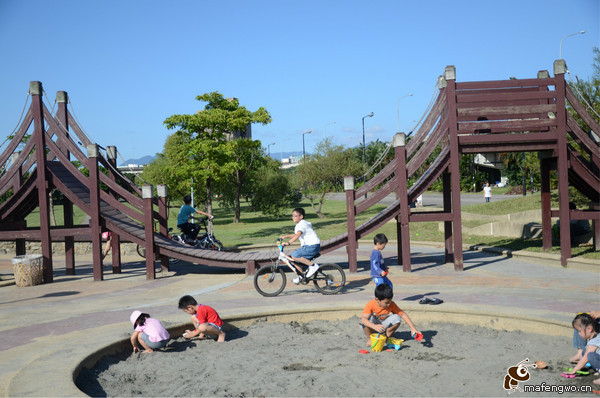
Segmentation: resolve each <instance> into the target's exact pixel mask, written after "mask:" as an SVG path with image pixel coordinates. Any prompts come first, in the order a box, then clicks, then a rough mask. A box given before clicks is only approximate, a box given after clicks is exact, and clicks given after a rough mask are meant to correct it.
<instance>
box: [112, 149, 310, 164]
mask: <svg viewBox="0 0 600 398" xmlns="http://www.w3.org/2000/svg"><path fill="white" fill-rule="evenodd" d="M306 155H307V156H308V155H310V153H308V152H306ZM291 156H297V157H302V152H301V151H300V152H299V151H296V152H275V151H271V158H272V159H275V160H279V161H281V159H282V158H283V159H289V158H290V157H291ZM154 159H156V156H150V155H146V156H143V157H141V158H138V159H127V160H126V161H125V162H126V163H121V164H120V165H119V166H126V165H128V164H139V165H142V164H148V163H150V162H151V161H153V160H154Z"/></svg>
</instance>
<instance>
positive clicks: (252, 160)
mask: <svg viewBox="0 0 600 398" xmlns="http://www.w3.org/2000/svg"><path fill="white" fill-rule="evenodd" d="M225 149H226V150H227V161H226V163H225V164H222V165H221V167H222V169H225V171H226V173H225V174H226V178H224V179H223V180H222V181H223V182H222V183H221V184H220V185H219V188H220V192H221V193H222V194H223V201H224V202H225V203H226V204H227V205H230V206H232V207H233V208H234V213H235V214H234V218H233V222H235V223H237V222H240V218H241V217H240V213H241V206H240V198H241V197H242V196H243V195H246V196H248V195H250V193H251V192H250V186H251V182H252V178H251V177H252V173H253V172H255V171H256V169H258V168H259V167H260V166H261V165H262V164H264V163H266V161H267V160H266V158H265V156H264V154H263V153H262V145H261V143H260V141H253V140H250V139H246V138H240V139H236V140H232V141H229V142H227V144H226V145H225Z"/></svg>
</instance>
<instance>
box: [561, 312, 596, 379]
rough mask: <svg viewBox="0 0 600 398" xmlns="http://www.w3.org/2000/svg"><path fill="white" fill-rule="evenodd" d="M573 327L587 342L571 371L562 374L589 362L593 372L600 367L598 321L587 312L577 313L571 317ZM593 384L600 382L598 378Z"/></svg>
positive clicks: (572, 372) (572, 373)
mask: <svg viewBox="0 0 600 398" xmlns="http://www.w3.org/2000/svg"><path fill="white" fill-rule="evenodd" d="M573 328H574V329H575V330H577V332H578V333H579V336H580V337H581V338H582V339H584V340H585V341H586V342H587V344H586V346H585V348H584V350H583V352H582V355H581V359H579V361H578V362H577V364H576V365H575V366H574V367H573V369H572V370H571V371H567V372H565V373H564V374H568V375H574V374H575V373H577V371H578V370H581V369H583V368H584V367H585V366H586V364H587V363H588V362H589V363H590V365H591V367H592V368H593V369H594V371H595V372H598V370H599V369H600V336H599V335H598V334H599V333H600V326H599V325H598V322H596V320H595V319H594V318H593V317H592V316H590V315H589V314H578V315H577V316H576V317H575V319H573ZM593 383H594V384H600V379H596V380H594V381H593Z"/></svg>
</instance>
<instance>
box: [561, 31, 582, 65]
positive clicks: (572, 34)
mask: <svg viewBox="0 0 600 398" xmlns="http://www.w3.org/2000/svg"><path fill="white" fill-rule="evenodd" d="M583 34H585V30H580V31H579V32H575V33H571V34H570V35H566V36H565V37H563V38H562V40H561V41H560V46H558V59H562V44H563V41H565V39H566V38H567V37H571V36H575V35H583Z"/></svg>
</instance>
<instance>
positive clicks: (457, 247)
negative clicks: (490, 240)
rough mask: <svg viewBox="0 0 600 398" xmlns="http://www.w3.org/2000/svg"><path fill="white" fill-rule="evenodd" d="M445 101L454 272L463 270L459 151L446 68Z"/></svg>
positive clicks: (452, 75) (452, 83) (452, 74)
mask: <svg viewBox="0 0 600 398" xmlns="http://www.w3.org/2000/svg"><path fill="white" fill-rule="evenodd" d="M444 75H445V78H446V84H447V85H446V100H447V104H448V126H449V137H448V138H449V144H450V167H449V169H450V180H451V184H452V229H453V235H454V270H455V271H462V270H463V255H462V221H461V209H460V206H461V202H460V151H459V148H458V125H457V124H458V120H457V114H456V70H455V69H454V66H447V67H446V70H445V72H444Z"/></svg>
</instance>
